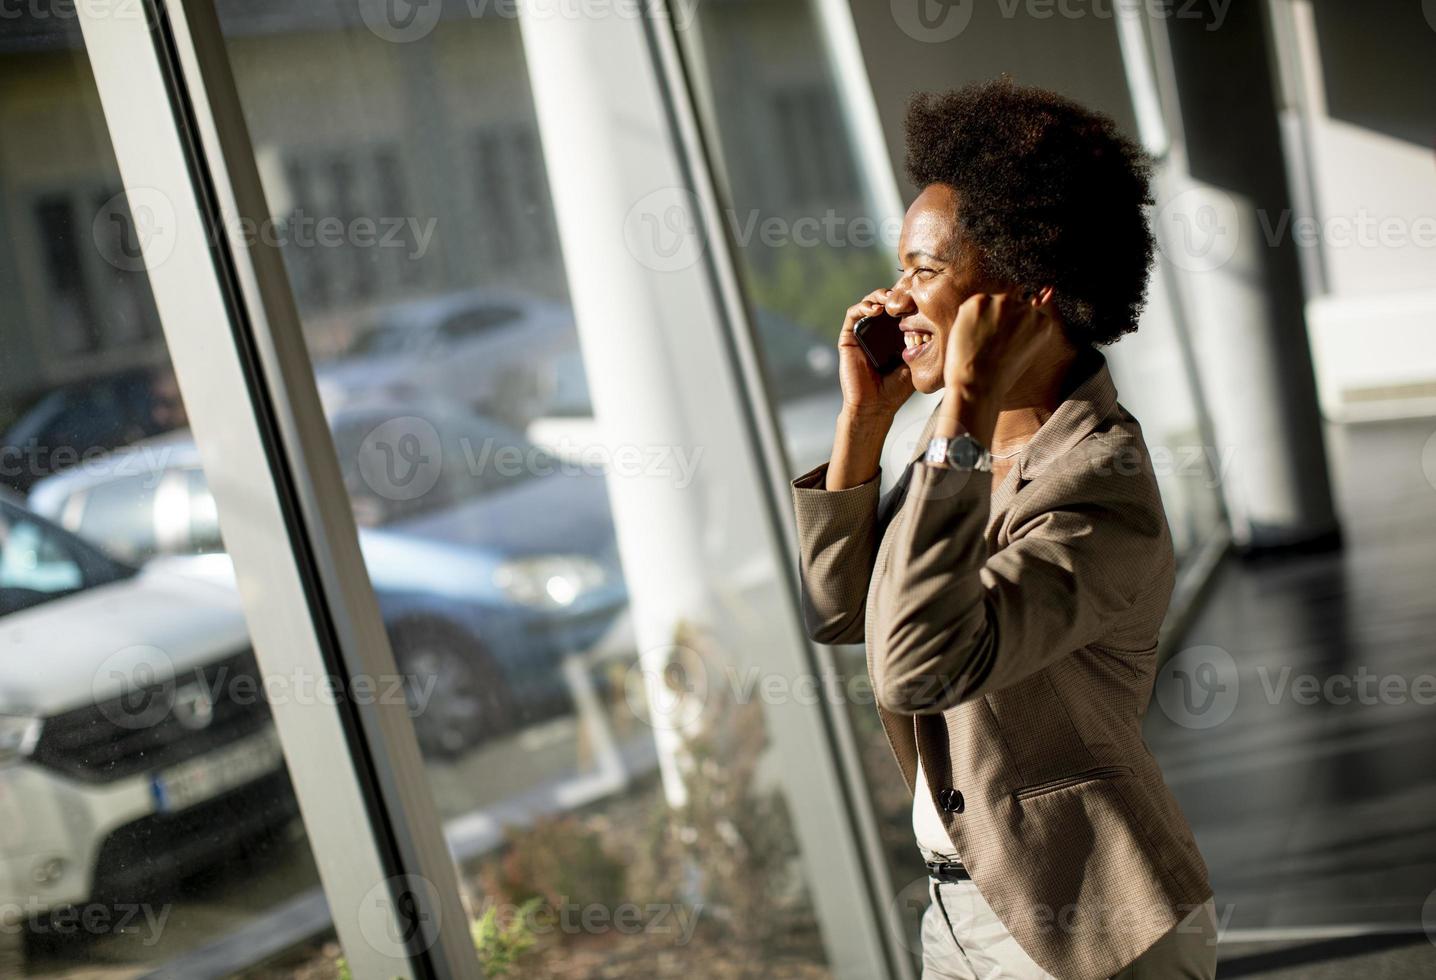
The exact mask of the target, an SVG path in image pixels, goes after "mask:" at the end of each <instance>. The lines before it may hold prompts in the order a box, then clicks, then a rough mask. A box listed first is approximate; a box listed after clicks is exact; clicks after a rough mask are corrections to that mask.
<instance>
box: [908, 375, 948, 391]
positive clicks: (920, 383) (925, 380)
mask: <svg viewBox="0 0 1436 980" xmlns="http://www.w3.org/2000/svg"><path fill="white" fill-rule="evenodd" d="M912 386H913V388H915V389H916V390H917V391H919V392H921V393H922V394H924V395H931V394H933V393H934V392H938V391H941V390H942V375H941V374H940V373H939V372H937V371H914V372H913V373H912Z"/></svg>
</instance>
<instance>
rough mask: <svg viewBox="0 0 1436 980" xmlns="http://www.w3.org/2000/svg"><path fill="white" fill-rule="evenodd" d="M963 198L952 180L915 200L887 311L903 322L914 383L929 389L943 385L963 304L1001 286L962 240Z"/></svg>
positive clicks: (905, 357) (901, 243) (926, 391)
mask: <svg viewBox="0 0 1436 980" xmlns="http://www.w3.org/2000/svg"><path fill="white" fill-rule="evenodd" d="M959 207H960V202H959V200H958V196H957V192H956V191H955V190H953V189H952V188H951V187H949V186H947V185H946V184H931V185H929V186H928V187H927V188H925V189H924V190H923V192H922V193H921V194H919V195H918V196H917V200H915V201H913V202H912V207H910V208H908V209H907V215H906V217H904V218H903V225H902V237H901V239H900V240H899V241H898V260H899V261H900V262H901V263H902V269H901V273H902V275H901V276H900V278H899V279H898V281H897V282H896V283H894V284H893V287H892V292H891V293H890V294H889V295H888V300H887V311H888V312H889V313H891V314H892V315H893V316H895V317H897V318H898V319H899V320H900V321H901V323H902V329H903V340H904V341H905V342H906V344H907V349H906V350H905V351H904V352H903V360H905V361H906V362H907V365H908V367H909V368H910V369H911V370H912V383H913V387H914V388H916V389H917V390H918V391H921V392H923V393H924V394H930V393H932V392H934V391H938V390H939V389H941V388H942V383H943V377H942V376H943V364H944V354H945V352H946V349H947V339H948V333H949V331H950V330H951V329H952V325H953V321H954V320H956V319H957V309H958V307H960V306H961V305H962V304H963V301H965V300H966V299H967V298H968V297H969V296H972V295H973V294H974V293H979V292H1000V291H1002V288H1003V287H1001V286H1000V285H998V284H995V283H992V282H988V281H985V280H983V279H982V278H981V276H980V274H979V271H978V270H977V268H976V263H975V262H974V261H973V252H972V249H971V248H970V247H968V246H967V245H966V244H965V243H964V242H962V241H961V240H960V239H961V236H960V233H959V229H958V222H957V214H958V209H959Z"/></svg>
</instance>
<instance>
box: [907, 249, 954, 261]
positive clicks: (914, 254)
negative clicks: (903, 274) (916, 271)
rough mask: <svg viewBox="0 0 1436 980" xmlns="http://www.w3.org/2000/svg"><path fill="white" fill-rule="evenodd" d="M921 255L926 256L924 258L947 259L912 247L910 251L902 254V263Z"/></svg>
mask: <svg viewBox="0 0 1436 980" xmlns="http://www.w3.org/2000/svg"><path fill="white" fill-rule="evenodd" d="M922 257H926V258H929V259H936V260H937V261H939V262H946V261H947V259H945V258H943V257H942V256H941V255H934V254H932V253H931V252H924V251H922V250H921V249H913V250H912V251H910V252H908V253H907V254H906V255H904V256H903V257H902V260H903V263H904V264H907V263H909V262H911V261H913V260H914V259H916V258H922Z"/></svg>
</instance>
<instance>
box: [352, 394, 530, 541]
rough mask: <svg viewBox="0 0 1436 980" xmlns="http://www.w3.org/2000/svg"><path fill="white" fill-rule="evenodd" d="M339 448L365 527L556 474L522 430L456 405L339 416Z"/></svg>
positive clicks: (444, 507) (449, 506)
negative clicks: (521, 432) (455, 407)
mask: <svg viewBox="0 0 1436 980" xmlns="http://www.w3.org/2000/svg"><path fill="white" fill-rule="evenodd" d="M334 444H335V450H336V451H337V453H338V455H339V465H340V469H341V470H342V471H343V474H344V482H345V485H346V487H347V489H348V491H349V496H350V499H351V501H352V502H353V505H354V514H355V518H356V520H357V521H358V522H359V524H360V525H362V526H369V527H376V526H381V525H384V524H391V523H393V522H395V521H399V520H406V519H409V518H413V517H418V516H420V515H424V514H429V513H432V512H436V511H440V510H444V509H447V508H451V507H456V506H459V505H462V504H464V503H467V502H469V501H472V500H476V499H478V498H481V497H485V496H488V495H490V494H494V493H497V492H500V491H504V490H508V489H510V488H512V487H515V486H518V485H519V484H522V483H525V482H527V481H528V480H531V479H533V478H534V477H535V476H538V475H541V474H544V473H549V472H554V471H556V468H557V465H558V464H557V462H556V461H555V460H554V458H553V457H552V456H550V455H549V454H548V453H546V452H545V451H544V450H542V449H540V448H539V447H537V446H535V445H534V444H533V443H531V442H529V441H528V440H527V439H526V438H524V437H523V436H522V435H520V434H519V433H518V432H515V431H514V430H512V429H510V428H508V427H507V426H505V425H503V424H501V423H499V422H496V421H494V420H493V419H490V418H487V417H485V416H482V415H477V414H473V413H468V412H462V411H454V410H450V409H442V410H434V409H430V408H427V407H413V406H404V407H396V408H394V409H393V410H383V411H379V410H374V411H365V412H362V413H355V414H352V415H349V416H348V417H343V418H340V419H337V420H335V425H334Z"/></svg>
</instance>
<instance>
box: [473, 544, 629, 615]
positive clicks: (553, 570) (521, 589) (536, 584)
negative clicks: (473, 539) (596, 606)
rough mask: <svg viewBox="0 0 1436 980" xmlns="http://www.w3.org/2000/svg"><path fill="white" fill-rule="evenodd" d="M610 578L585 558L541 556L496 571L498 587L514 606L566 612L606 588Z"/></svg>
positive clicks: (495, 576)
mask: <svg viewBox="0 0 1436 980" xmlns="http://www.w3.org/2000/svg"><path fill="white" fill-rule="evenodd" d="M606 578H607V575H605V574H604V571H603V568H602V566H600V565H599V564H598V562H596V561H594V560H593V559H592V558H585V557H584V556H582V555H540V556H538V557H534V558H516V559H514V560H513V561H506V562H504V563H503V564H502V565H500V566H499V567H498V568H496V569H495V570H494V584H495V585H496V586H498V587H499V588H500V589H501V590H502V591H503V593H504V595H506V596H508V597H509V598H510V599H512V600H513V601H514V602H517V603H520V604H521V605H525V606H534V607H537V608H547V609H562V608H564V607H565V606H571V605H573V603H574V602H575V601H576V600H577V599H578V597H579V596H581V595H583V594H584V593H586V592H592V591H593V590H594V589H596V588H598V587H599V586H600V585H602V584H603V582H604V580H605V579H606Z"/></svg>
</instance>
